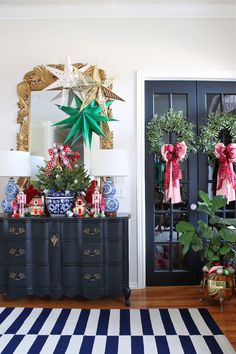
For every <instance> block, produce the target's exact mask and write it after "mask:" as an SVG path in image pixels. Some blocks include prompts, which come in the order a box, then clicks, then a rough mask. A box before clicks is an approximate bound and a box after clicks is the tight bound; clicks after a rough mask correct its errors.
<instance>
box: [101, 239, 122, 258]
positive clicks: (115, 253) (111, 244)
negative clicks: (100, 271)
mask: <svg viewBox="0 0 236 354" xmlns="http://www.w3.org/2000/svg"><path fill="white" fill-rule="evenodd" d="M104 247H105V252H104V253H105V261H106V263H121V262H123V259H124V245H123V239H121V238H118V239H116V240H109V239H108V240H106V243H105V245H104Z"/></svg>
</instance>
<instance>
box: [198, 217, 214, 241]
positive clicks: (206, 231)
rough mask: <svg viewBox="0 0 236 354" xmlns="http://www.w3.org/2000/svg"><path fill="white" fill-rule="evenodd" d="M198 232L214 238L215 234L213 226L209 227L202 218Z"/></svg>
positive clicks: (205, 236)
mask: <svg viewBox="0 0 236 354" xmlns="http://www.w3.org/2000/svg"><path fill="white" fill-rule="evenodd" d="M198 232H200V234H201V235H202V237H204V238H207V239H209V238H212V237H213V235H214V232H213V230H212V228H211V227H209V226H208V225H207V224H206V223H205V222H203V221H202V220H199V221H198Z"/></svg>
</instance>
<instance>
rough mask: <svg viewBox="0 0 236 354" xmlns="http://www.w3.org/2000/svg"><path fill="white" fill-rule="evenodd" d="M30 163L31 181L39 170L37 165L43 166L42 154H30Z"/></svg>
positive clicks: (35, 178)
mask: <svg viewBox="0 0 236 354" xmlns="http://www.w3.org/2000/svg"><path fill="white" fill-rule="evenodd" d="M30 164H31V179H32V180H33V181H35V180H37V177H36V175H37V173H38V171H39V167H42V166H44V158H43V156H32V155H31V156H30Z"/></svg>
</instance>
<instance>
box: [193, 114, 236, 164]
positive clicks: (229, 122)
mask: <svg viewBox="0 0 236 354" xmlns="http://www.w3.org/2000/svg"><path fill="white" fill-rule="evenodd" d="M222 130H228V131H229V134H230V137H231V140H232V142H233V143H235V142H236V116H235V115H233V114H232V113H221V114H217V113H211V114H210V115H209V117H208V122H207V124H206V125H203V126H202V127H201V128H200V135H199V138H198V147H199V149H200V150H201V151H202V152H205V153H206V154H207V155H209V157H210V162H211V163H212V162H214V159H215V155H214V150H215V146H216V144H218V143H220V142H221V140H220V138H219V135H220V132H221V131H222Z"/></svg>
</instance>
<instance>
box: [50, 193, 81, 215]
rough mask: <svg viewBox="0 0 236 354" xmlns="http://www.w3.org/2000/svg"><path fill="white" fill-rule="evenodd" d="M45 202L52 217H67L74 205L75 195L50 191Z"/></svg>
mask: <svg viewBox="0 0 236 354" xmlns="http://www.w3.org/2000/svg"><path fill="white" fill-rule="evenodd" d="M45 202H46V206H47V210H48V212H49V214H50V215H51V216H65V215H66V213H67V211H68V210H70V209H71V208H72V206H73V203H74V193H71V192H68V191H67V192H57V191H49V192H47V193H46V196H45Z"/></svg>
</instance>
